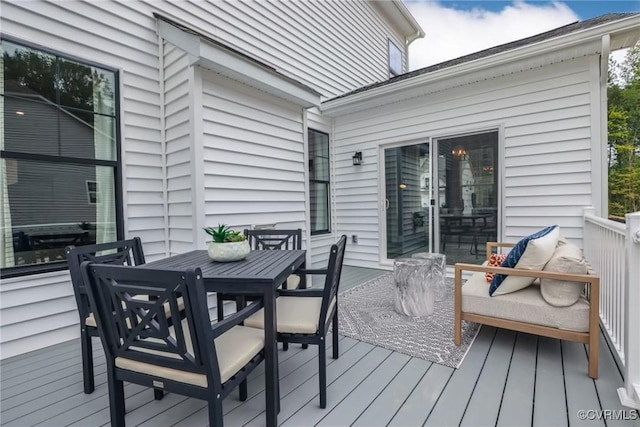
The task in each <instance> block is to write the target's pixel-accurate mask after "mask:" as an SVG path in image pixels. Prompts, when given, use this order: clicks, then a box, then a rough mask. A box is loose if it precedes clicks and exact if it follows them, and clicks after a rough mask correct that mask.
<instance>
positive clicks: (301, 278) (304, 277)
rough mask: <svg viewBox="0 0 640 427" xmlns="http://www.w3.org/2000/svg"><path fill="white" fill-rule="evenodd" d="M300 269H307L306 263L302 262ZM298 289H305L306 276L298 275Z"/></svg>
mask: <svg viewBox="0 0 640 427" xmlns="http://www.w3.org/2000/svg"><path fill="white" fill-rule="evenodd" d="M300 268H307V262H306V261H305V262H303V263H302V265H301V266H300ZM298 288H300V289H307V275H306V274H301V275H300V284H299V285H298Z"/></svg>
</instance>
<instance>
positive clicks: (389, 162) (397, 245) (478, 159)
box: [381, 130, 499, 265]
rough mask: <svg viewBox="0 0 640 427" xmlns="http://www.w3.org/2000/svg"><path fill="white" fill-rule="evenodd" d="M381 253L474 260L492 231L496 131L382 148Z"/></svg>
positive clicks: (495, 195)
mask: <svg viewBox="0 0 640 427" xmlns="http://www.w3.org/2000/svg"><path fill="white" fill-rule="evenodd" d="M381 156H382V157H383V160H384V169H383V170H384V195H383V197H384V200H383V202H384V204H383V212H382V214H383V225H382V228H383V230H382V231H383V233H384V234H383V235H384V236H385V239H384V241H383V242H382V243H383V244H382V245H381V258H382V260H383V262H385V261H386V262H388V261H390V260H393V259H396V258H402V257H408V256H411V255H412V254H414V253H417V252H439V253H444V254H445V255H446V256H447V264H449V265H453V264H455V263H456V262H467V263H478V261H481V260H482V259H483V258H484V257H485V254H484V252H485V244H486V242H488V241H496V240H497V235H498V217H499V216H498V173H497V171H498V132H497V131H495V130H493V131H487V132H482V133H476V134H471V135H464V136H455V137H445V138H439V139H436V140H432V141H431V142H425V143H420V144H411V145H404V146H395V147H386V148H383V149H382V151H381Z"/></svg>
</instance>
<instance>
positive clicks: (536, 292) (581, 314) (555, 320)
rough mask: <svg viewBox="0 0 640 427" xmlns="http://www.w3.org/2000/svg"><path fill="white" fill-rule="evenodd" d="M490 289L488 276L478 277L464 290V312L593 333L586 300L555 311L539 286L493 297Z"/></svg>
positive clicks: (468, 282) (580, 300) (466, 285)
mask: <svg viewBox="0 0 640 427" xmlns="http://www.w3.org/2000/svg"><path fill="white" fill-rule="evenodd" d="M489 285H490V284H489V283H487V281H486V279H485V276H484V273H482V272H476V273H474V274H473V275H472V276H471V277H470V278H469V280H467V281H466V282H465V284H464V285H463V286H462V311H463V312H465V313H474V314H480V315H483V316H491V317H496V318H499V319H507V320H515V321H518V322H525V323H532V324H536V325H542V326H550V327H553V328H558V329H565V330H569V331H576V332H587V331H588V330H589V302H588V301H587V300H586V299H585V298H584V297H581V298H580V299H579V300H578V302H577V303H575V304H573V305H572V306H570V307H554V306H552V305H550V304H547V302H546V301H545V300H544V299H543V298H542V295H541V293H540V287H539V286H537V285H532V286H529V287H527V288H524V289H521V290H519V291H517V292H512V293H508V294H504V295H499V296H493V297H490V296H489Z"/></svg>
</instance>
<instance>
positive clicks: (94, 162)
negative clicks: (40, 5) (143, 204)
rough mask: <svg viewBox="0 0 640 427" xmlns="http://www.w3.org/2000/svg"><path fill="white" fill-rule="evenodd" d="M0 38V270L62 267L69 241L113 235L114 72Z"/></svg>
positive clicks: (115, 168) (75, 242)
mask: <svg viewBox="0 0 640 427" xmlns="http://www.w3.org/2000/svg"><path fill="white" fill-rule="evenodd" d="M0 43H1V47H2V56H1V57H0V60H1V62H2V63H1V64H0V68H1V71H2V74H1V75H0V78H1V79H2V80H3V81H2V84H1V86H0V88H1V89H2V93H0V121H1V123H0V129H2V132H3V133H2V135H1V136H2V142H1V143H0V155H1V160H0V163H1V164H0V190H1V191H0V193H1V194H4V195H5V197H2V198H0V234H1V235H0V267H2V275H3V277H5V275H16V274H24V273H30V272H37V271H43V268H40V267H44V268H46V269H50V268H54V269H57V268H64V260H65V256H64V247H65V246H67V245H70V244H73V245H79V244H89V243H103V242H107V241H113V240H116V238H117V234H118V233H117V229H118V227H117V222H116V216H117V208H116V206H117V204H118V199H117V198H116V177H117V176H118V167H119V158H118V153H117V150H116V133H117V115H116V112H117V100H116V98H115V87H116V74H115V72H113V71H109V70H107V69H105V68H101V67H96V66H94V65H91V64H85V63H81V62H78V61H75V60H72V59H69V58H65V57H62V56H59V55H55V54H52V53H48V52H43V51H40V50H38V49H35V48H30V47H26V46H21V45H18V44H17V43H12V42H8V41H6V40H2V41H1V42H0ZM51 263H56V266H55V267H52V266H37V265H36V264H51ZM13 267H15V268H13Z"/></svg>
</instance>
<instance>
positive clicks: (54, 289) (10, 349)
mask: <svg viewBox="0 0 640 427" xmlns="http://www.w3.org/2000/svg"><path fill="white" fill-rule="evenodd" d="M78 319H79V318H78V310H77V308H76V301H75V298H74V296H73V288H72V286H71V279H70V278H69V272H68V271H61V272H55V273H46V274H39V275H37V276H25V277H16V278H11V279H4V280H2V285H0V337H2V345H1V347H0V357H1V358H3V359H4V358H7V357H12V356H16V355H18V354H21V353H24V352H25V351H30V350H35V349H37V348H40V347H43V346H47V345H52V344H56V343H58V342H61V341H66V340H70V339H73V338H76V337H78V336H79V335H80V333H79V332H80V328H79V327H78Z"/></svg>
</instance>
